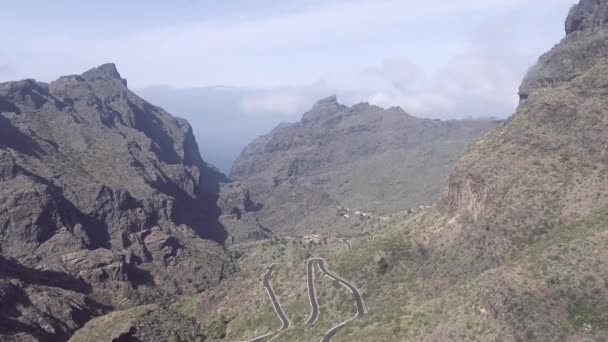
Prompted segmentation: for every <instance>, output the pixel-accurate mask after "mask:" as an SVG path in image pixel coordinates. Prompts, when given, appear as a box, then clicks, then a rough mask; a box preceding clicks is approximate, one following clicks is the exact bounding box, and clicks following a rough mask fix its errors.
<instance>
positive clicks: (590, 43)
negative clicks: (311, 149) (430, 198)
mask: <svg viewBox="0 0 608 342" xmlns="http://www.w3.org/2000/svg"><path fill="white" fill-rule="evenodd" d="M519 93H520V96H521V104H520V106H519V108H518V110H517V112H516V113H515V114H514V115H513V116H512V117H511V118H510V119H509V120H508V121H507V122H505V123H504V124H503V125H501V126H500V127H498V128H497V129H495V130H494V131H493V132H492V133H491V134H489V135H487V136H485V137H484V138H483V139H482V140H480V141H479V142H477V143H475V144H474V145H473V146H472V147H471V148H470V150H469V151H468V152H467V153H466V154H465V155H464V156H463V158H462V159H461V160H460V161H459V162H458V163H457V165H456V167H455V169H454V171H453V172H451V174H450V177H449V184H448V187H447V191H446V192H445V194H444V195H442V196H441V198H440V200H439V201H438V202H437V203H436V205H434V206H433V207H432V208H429V209H427V210H425V211H423V212H422V213H420V214H419V215H415V216H410V217H407V218H403V219H401V218H397V219H395V222H393V223H390V224H388V225H387V226H386V227H383V228H382V229H379V230H378V231H377V232H376V235H375V236H373V237H372V236H359V237H356V238H354V239H353V240H351V245H352V248H351V249H350V250H349V249H347V248H346V247H341V246H339V245H338V244H328V245H327V246H323V245H321V246H312V247H306V246H302V245H300V244H291V243H282V242H281V241H274V242H271V243H267V244H265V245H264V246H263V247H262V248H259V249H257V250H254V251H249V252H248V254H246V255H245V256H243V259H242V260H244V261H243V270H244V272H243V273H241V275H240V277H245V276H246V274H248V273H247V272H251V274H252V276H251V278H245V279H242V280H240V281H239V282H238V283H244V282H247V281H249V282H250V284H251V285H250V287H253V285H254V284H255V283H259V275H258V276H257V277H258V279H255V278H253V274H256V273H257V274H261V273H262V272H263V270H264V268H263V266H262V265H264V264H269V263H278V266H277V267H276V269H275V271H274V272H273V277H274V278H273V279H275V280H274V283H273V286H274V287H275V290H276V291H277V292H280V293H282V294H279V300H281V303H282V305H283V307H284V308H286V312H287V315H288V316H289V317H290V319H292V322H293V324H292V326H293V328H292V330H291V331H289V332H285V333H284V334H283V335H282V340H284V341H310V340H319V339H320V336H322V334H323V333H324V332H325V331H327V329H329V327H330V326H332V324H337V323H339V322H340V321H341V320H343V319H345V318H346V317H349V315H352V312H351V311H352V308H353V307H352V299H351V298H349V296H344V295H343V294H340V293H339V289H340V286H339V284H335V283H334V284H333V285H330V286H327V287H326V288H325V289H322V290H320V291H325V292H329V293H332V294H333V295H332V296H330V297H329V298H327V297H326V301H325V304H323V303H322V302H321V303H320V305H322V306H323V305H324V307H321V314H320V318H319V319H320V320H319V322H317V323H315V325H314V326H309V325H306V319H307V317H308V313H309V307H308V302H307V296H306V294H307V292H306V280H305V276H304V275H305V272H306V270H305V260H306V258H307V257H308V256H310V255H314V256H325V257H326V259H327V261H328V263H329V265H331V267H332V269H333V270H334V271H335V272H337V273H338V274H340V275H341V276H342V277H343V278H344V279H348V280H349V281H352V283H353V284H356V285H357V286H358V288H359V289H360V290H361V292H362V294H363V297H364V298H365V300H366V305H367V309H368V311H369V313H368V315H367V316H366V317H365V318H364V319H362V320H359V321H357V322H355V323H353V324H352V325H350V327H348V328H346V329H344V330H343V331H342V332H341V333H340V335H339V336H337V337H336V339H335V340H336V341H605V340H607V339H608V314H607V312H608V310H607V309H608V295H607V292H606V288H607V287H608V261H607V260H608V258H607V257H608V255H607V253H606V246H607V245H608V234H607V233H608V231H607V230H606V222H608V221H607V220H608V210H607V209H606V208H608V159H607V158H608V156H607V152H606V151H607V149H608V144H607V141H606V132H608V96H606V95H608V0H581V1H580V2H579V3H578V4H577V5H575V6H574V7H573V8H572V10H571V11H570V14H569V15H568V18H567V20H566V37H565V38H564V39H563V40H562V41H561V42H560V43H559V44H558V45H556V46H555V47H554V48H553V49H551V51H549V52H548V53H546V54H544V55H543V56H542V57H541V58H540V59H539V61H538V63H537V64H536V65H535V66H534V67H533V68H531V69H530V71H529V73H528V74H527V76H526V77H525V79H524V81H523V82H522V85H521V88H520V91H519ZM247 260H249V262H250V265H249V264H246V261H247ZM256 267H257V268H256ZM249 279H250V280H249ZM320 281H323V280H320ZM235 284H236V283H235ZM332 287H333V289H332ZM231 291H232V292H231V293H230V295H227V296H224V297H223V298H225V299H224V303H223V304H222V307H231V306H230V305H229V304H228V303H226V302H229V298H233V297H237V298H239V303H240V308H241V311H240V312H233V311H231V310H229V311H228V312H226V311H225V310H224V311H222V312H221V313H222V314H223V315H224V316H225V317H226V318H228V319H229V320H230V322H229V323H228V326H227V328H226V333H227V334H229V335H230V336H229V337H230V338H228V339H227V340H231V339H239V338H240V337H245V338H248V337H252V336H256V335H259V334H263V333H265V332H269V331H275V330H276V329H277V328H276V327H277V325H278V324H277V322H276V317H274V316H273V315H272V311H269V310H271V309H269V303H268V301H261V300H259V297H260V294H259V293H258V292H256V291H261V290H260V288H251V289H247V288H245V289H244V288H243V287H240V288H239V287H237V286H233V287H232V289H231ZM342 297H344V299H342ZM246 298H248V299H246ZM208 302H209V301H208V300H207V301H206V297H202V298H201V299H200V303H201V305H203V304H202V303H208ZM242 308H247V309H246V310H242ZM348 309H350V310H351V311H348ZM255 310H257V311H255ZM251 311H253V312H257V314H256V315H248V314H246V313H242V312H251ZM260 315H263V316H260ZM259 317H264V318H263V319H260V318H259ZM241 327H246V328H247V329H242V328H241ZM320 334H321V335H320Z"/></svg>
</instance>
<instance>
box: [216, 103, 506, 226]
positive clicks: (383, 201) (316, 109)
mask: <svg viewBox="0 0 608 342" xmlns="http://www.w3.org/2000/svg"><path fill="white" fill-rule="evenodd" d="M498 123H499V122H498V121H496V120H489V119H488V120H458V121H456V120H452V121H440V120H432V119H420V118H416V117H414V116H412V115H410V114H408V113H406V112H405V111H404V110H403V109H401V108H399V107H393V108H389V109H383V108H380V107H377V106H373V105H370V104H368V103H360V104H357V105H354V106H352V107H348V106H345V105H342V104H340V103H338V100H337V98H336V96H331V97H328V98H325V99H323V100H320V101H318V102H317V103H316V104H315V105H314V106H313V108H312V109H311V110H309V111H308V112H306V113H305V114H304V115H303V116H302V119H301V120H300V121H299V122H296V123H292V124H283V125H279V126H277V127H276V128H275V129H273V130H272V131H271V132H270V133H269V134H267V135H264V136H262V137H259V138H257V139H255V140H254V141H253V142H252V143H251V144H249V145H248V146H247V147H246V148H245V149H244V150H243V152H242V153H241V155H240V156H239V158H238V159H237V160H236V161H235V163H234V165H233V167H232V170H231V172H230V178H231V179H233V180H235V182H234V183H230V184H227V185H226V186H223V187H222V194H221V196H220V206H221V207H222V208H224V210H223V211H224V212H229V211H230V210H231V207H232V209H234V210H237V211H239V212H242V213H243V215H237V217H235V219H234V220H230V219H227V218H226V216H223V221H222V222H223V223H224V225H225V226H226V227H227V229H228V230H230V231H232V232H234V231H235V229H233V228H232V227H233V226H234V225H237V226H238V227H240V229H238V231H239V233H240V234H242V233H243V229H246V228H245V227H246V226H247V224H245V225H244V223H243V220H245V221H247V220H252V222H254V223H253V225H255V226H257V225H259V224H261V225H262V226H263V227H265V228H267V229H270V230H271V231H273V232H289V233H292V234H305V233H309V232H312V231H323V232H328V231H333V232H338V231H342V232H348V231H350V232H351V233H352V229H353V226H354V225H359V224H360V222H359V220H358V219H355V218H353V219H351V220H348V219H345V218H344V217H342V216H340V214H339V212H340V209H339V208H352V209H354V210H358V211H363V212H369V213H373V214H374V215H376V216H382V215H387V214H389V213H393V212H398V211H404V210H407V209H411V208H417V207H419V206H421V205H427V204H430V203H432V202H433V201H434V200H436V199H437V198H438V197H439V194H440V193H441V191H442V190H443V189H444V187H445V185H446V184H447V183H446V182H447V175H448V173H449V172H450V170H451V169H452V167H453V166H454V164H455V163H456V161H457V160H458V159H459V158H460V156H461V155H462V154H463V153H464V152H465V151H466V150H467V147H468V146H469V144H471V143H472V142H473V141H475V140H476V139H478V138H479V137H480V136H482V135H483V134H485V133H487V132H488V131H490V130H491V129H492V128H494V127H495V126H496V125H497V124H498ZM235 192H236V193H237V194H240V196H239V195H234V193H235ZM244 195H246V196H247V200H244V197H243V196H244ZM247 201H251V202H252V203H255V204H256V205H257V206H258V207H257V208H259V210H254V211H253V212H252V210H248V208H247V207H246V206H244V205H242V203H246V202H247ZM250 207H251V206H250Z"/></svg>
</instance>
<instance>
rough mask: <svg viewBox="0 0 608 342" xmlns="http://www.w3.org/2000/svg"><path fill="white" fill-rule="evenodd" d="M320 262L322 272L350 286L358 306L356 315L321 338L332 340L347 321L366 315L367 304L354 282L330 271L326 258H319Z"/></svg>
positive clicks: (327, 340)
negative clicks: (351, 282) (326, 264)
mask: <svg viewBox="0 0 608 342" xmlns="http://www.w3.org/2000/svg"><path fill="white" fill-rule="evenodd" d="M318 264H319V269H320V270H321V272H323V273H324V274H325V275H327V276H328V277H330V278H332V279H333V280H335V281H337V282H339V283H340V284H342V285H343V286H345V287H346V288H348V289H349V290H350V292H352V294H353V299H354V300H355V304H356V306H357V315H356V316H355V317H353V318H350V319H347V320H346V321H344V322H342V323H340V324H338V325H336V326H334V327H332V328H331V329H329V330H328V331H327V332H326V333H325V336H323V339H322V340H321V342H330V341H331V340H332V339H333V338H334V336H336V334H337V333H338V332H339V331H340V330H341V329H342V328H343V327H344V325H346V323H348V322H350V321H352V320H354V319H358V318H361V317H363V315H365V304H364V303H363V298H362V297H361V293H359V290H357V288H356V287H354V286H353V285H352V284H350V283H349V282H347V281H346V280H344V279H342V278H339V277H338V276H336V275H334V274H332V273H330V272H329V271H328V270H327V268H326V267H325V259H319V262H318Z"/></svg>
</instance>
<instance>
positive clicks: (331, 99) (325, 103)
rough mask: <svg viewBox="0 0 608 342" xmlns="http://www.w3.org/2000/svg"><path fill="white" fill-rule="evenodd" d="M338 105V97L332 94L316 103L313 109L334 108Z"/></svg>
mask: <svg viewBox="0 0 608 342" xmlns="http://www.w3.org/2000/svg"><path fill="white" fill-rule="evenodd" d="M339 105H340V103H338V97H337V96H336V95H335V94H334V95H331V96H328V97H326V98H323V99H321V100H319V101H317V102H316V103H315V104H314V106H313V109H318V108H327V107H335V106H339Z"/></svg>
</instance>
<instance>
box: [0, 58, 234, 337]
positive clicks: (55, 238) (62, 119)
mask: <svg viewBox="0 0 608 342" xmlns="http://www.w3.org/2000/svg"><path fill="white" fill-rule="evenodd" d="M221 180H225V177H224V176H223V175H222V174H220V173H219V172H218V171H217V170H215V169H214V168H213V167H211V166H209V165H207V164H206V163H205V162H204V161H203V160H202V158H201V156H200V154H199V151H198V147H197V145H196V141H195V139H194V135H193V133H192V129H191V128H190V125H189V124H188V123H187V122H186V121H185V120H182V119H179V118H176V117H173V116H171V115H170V114H169V113H167V112H165V111H164V110H162V109H161V108H158V107H155V106H153V105H152V104H150V103H148V102H146V101H144V100H142V99H141V98H139V97H138V96H137V95H135V94H134V93H132V92H131V91H130V90H129V89H128V88H127V82H126V80H125V79H123V78H122V77H121V76H120V74H119V73H118V71H117V70H116V68H115V66H114V65H113V64H105V65H102V66H100V67H97V68H93V69H91V70H89V71H87V72H85V73H83V74H82V75H72V76H65V77H61V78H59V79H58V80H57V81H54V82H51V83H49V84H44V83H39V82H36V81H34V80H24V81H18V82H8V83H2V84H0V251H1V252H2V255H3V256H4V257H5V258H7V260H10V262H11V263H15V264H16V265H21V266H22V267H23V271H24V272H26V271H27V272H57V274H64V275H65V276H70V277H74V279H79V281H82V282H84V283H86V284H87V286H88V288H87V290H86V291H81V292H78V291H75V290H72V289H67V290H66V289H61V290H52V291H55V292H53V293H55V295H52V296H51V295H48V296H47V293H51V292H52V291H51V290H48V289H47V287H51V288H52V287H53V286H54V284H53V282H50V283H48V284H44V286H45V288H44V289H42V288H40V287H39V286H40V285H38V284H31V283H30V282H29V281H28V280H27V279H26V280H24V279H21V278H19V274H13V275H12V277H14V278H12V279H15V281H17V283H15V282H13V283H12V284H20V285H18V287H19V288H21V290H22V293H23V296H24V298H26V299H27V300H30V301H32V300H33V299H32V298H31V295H32V292H31V291H37V292H36V293H39V295H40V296H41V298H47V299H46V300H48V301H49V303H50V304H49V305H52V303H54V301H57V300H61V298H63V297H62V296H67V297H70V296H72V295H73V296H74V298H80V299H78V300H79V301H80V302H78V301H77V302H78V303H79V304H78V305H79V308H78V310H81V311H83V312H86V315H84V316H86V317H92V316H95V315H97V314H99V313H100V312H104V311H107V310H109V309H110V308H111V307H112V306H119V307H128V306H129V305H133V304H138V303H140V302H145V301H146V300H147V299H146V298H152V297H158V296H164V295H167V296H171V295H174V294H182V293H193V292H196V291H200V290H202V289H204V288H206V287H208V286H210V285H212V284H215V283H217V282H218V281H219V280H220V279H221V278H222V277H224V276H225V275H227V274H229V273H230V272H232V271H233V270H234V266H233V264H232V262H231V260H230V256H229V255H227V254H226V253H225V252H224V250H223V247H222V246H221V244H223V243H224V241H225V240H226V237H227V233H226V231H225V230H224V229H223V227H222V225H221V224H220V223H219V221H218V217H219V215H220V209H219V207H217V205H216V200H217V196H218V193H219V181H221ZM21 285H23V286H21ZM47 290H48V291H47ZM70 291H72V292H75V293H74V294H72V293H71V292H70ZM67 297H66V298H67ZM93 298H94V299H93ZM94 302H95V303H98V304H99V305H98V306H95V305H93V304H90V303H94ZM89 304H90V305H89ZM32 310H34V308H33V307H32V306H31V305H24V304H18V305H16V306H15V308H14V310H12V311H3V312H2V313H0V316H2V317H3V318H2V319H5V320H8V321H9V322H12V323H11V329H13V330H14V331H13V330H11V331H4V332H0V333H10V334H12V333H17V332H19V334H26V335H27V334H29V335H30V336H43V335H44V334H48V336H56V337H57V338H59V339H62V338H64V337H65V336H69V334H71V332H72V331H73V330H74V329H76V328H77V327H79V326H81V325H82V324H84V322H85V321H86V320H85V319H83V320H78V322H73V324H72V323H70V324H66V325H65V326H63V325H61V324H60V325H58V328H52V329H51V328H49V329H47V327H51V326H53V325H52V324H51V323H50V322H51V320H53V319H55V318H53V315H47V316H41V317H42V318H41V321H40V322H38V323H36V324H34V322H33V321H27V320H26V319H25V318H23V317H27V316H28V314H30V313H32V314H34V313H33V312H34V311H32ZM87 315H88V316H87ZM67 316H69V315H67ZM67 316H65V317H67ZM84 316H83V317H84ZM45 317H46V318H45ZM63 317H64V316H61V317H59V318H58V319H59V322H62V320H63ZM45 322H47V323H45ZM9 330H10V329H9ZM40 334H42V335H40ZM44 336H47V335H44Z"/></svg>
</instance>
